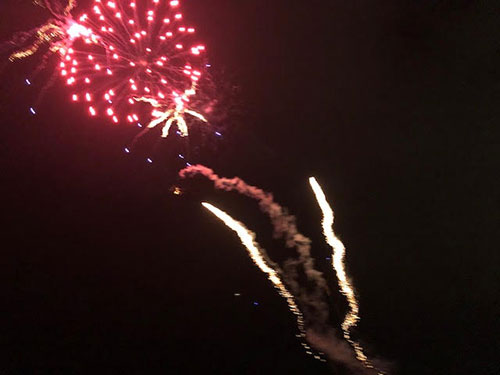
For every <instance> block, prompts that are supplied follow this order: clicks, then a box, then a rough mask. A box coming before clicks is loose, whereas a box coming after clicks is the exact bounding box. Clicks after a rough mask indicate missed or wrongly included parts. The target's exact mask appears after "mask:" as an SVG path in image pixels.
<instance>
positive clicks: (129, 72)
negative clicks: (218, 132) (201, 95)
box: [59, 0, 206, 137]
mask: <svg viewBox="0 0 500 375" xmlns="http://www.w3.org/2000/svg"><path fill="white" fill-rule="evenodd" d="M78 22H79V24H80V25H82V26H83V27H85V28H88V29H90V30H92V34H91V35H90V36H88V37H86V38H83V41H81V42H80V43H75V44H74V45H73V46H72V48H69V49H68V50H67V51H66V53H65V55H64V56H63V58H62V61H61V62H60V65H59V69H60V74H61V75H62V76H63V77H64V78H65V80H66V83H67V85H68V86H70V87H71V88H72V89H73V92H72V94H71V99H72V100H73V101H81V102H85V103H86V104H87V106H88V111H89V114H90V115H91V116H97V115H104V116H106V117H108V118H109V119H110V120H111V121H112V122H114V123H119V122H123V121H124V122H128V123H135V124H138V125H139V126H142V125H141V121H144V122H147V123H148V124H147V127H146V130H148V129H151V128H154V127H156V126H158V125H161V126H162V127H163V132H162V136H163V137H166V136H167V135H168V132H169V129H170V127H171V125H172V124H174V123H175V124H176V125H177V127H178V129H179V132H180V134H181V135H182V136H186V135H188V129H187V123H186V118H187V117H191V118H193V119H194V120H196V121H202V122H206V119H205V118H204V116H203V115H202V114H201V113H199V112H197V111H196V110H195V109H194V108H193V104H192V103H193V101H194V99H195V97H196V95H197V92H198V83H199V82H200V79H201V78H202V75H203V72H204V70H205V69H206V64H205V61H204V59H203V53H204V51H205V47H204V46H203V45H202V44H200V43H197V42H196V40H195V29H194V27H191V26H188V25H186V24H185V23H184V20H183V14H182V13H181V11H180V1H179V0H149V1H140V2H139V1H135V0H129V1H124V0H115V1H107V0H95V1H94V4H93V6H92V11H91V12H90V13H88V14H84V15H82V16H81V17H80V18H79V21H78ZM141 103H142V104H141ZM145 105H146V108H149V110H147V111H144V108H145V107H144V106H145Z"/></svg>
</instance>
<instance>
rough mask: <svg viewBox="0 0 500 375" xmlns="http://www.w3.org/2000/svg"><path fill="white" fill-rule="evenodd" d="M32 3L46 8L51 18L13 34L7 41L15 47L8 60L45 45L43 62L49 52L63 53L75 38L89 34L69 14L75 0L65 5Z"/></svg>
mask: <svg viewBox="0 0 500 375" xmlns="http://www.w3.org/2000/svg"><path fill="white" fill-rule="evenodd" d="M34 3H35V4H36V5H38V6H41V7H43V8H46V9H47V10H48V11H49V12H50V14H51V15H52V18H50V19H49V20H48V21H47V22H46V23H45V24H43V25H41V26H38V27H36V28H34V29H32V30H30V31H22V32H19V33H16V34H15V35H14V37H13V38H12V40H10V41H9V42H8V43H7V45H9V46H10V48H11V49H16V51H15V52H13V53H12V54H11V55H10V57H9V60H10V61H16V60H20V59H24V58H26V57H29V56H32V55H34V54H35V53H36V52H38V51H39V49H40V48H41V47H42V46H44V45H47V46H48V49H49V52H48V54H46V55H45V57H44V62H45V61H46V59H47V58H48V56H49V55H50V54H53V53H57V52H62V53H63V54H64V53H65V51H66V50H67V49H68V48H70V47H71V45H72V44H73V42H74V40H75V39H77V38H79V37H82V36H85V37H89V36H90V34H91V31H90V30H89V29H87V28H85V27H83V26H82V25H80V24H78V23H77V22H75V21H74V20H73V17H72V16H71V11H72V10H73V9H74V8H75V6H76V1H75V0H69V1H68V3H67V4H66V5H65V6H61V5H60V4H58V3H52V2H51V1H50V0H36V1H34ZM42 65H44V64H42Z"/></svg>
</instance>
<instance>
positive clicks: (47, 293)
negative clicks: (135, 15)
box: [0, 0, 500, 375]
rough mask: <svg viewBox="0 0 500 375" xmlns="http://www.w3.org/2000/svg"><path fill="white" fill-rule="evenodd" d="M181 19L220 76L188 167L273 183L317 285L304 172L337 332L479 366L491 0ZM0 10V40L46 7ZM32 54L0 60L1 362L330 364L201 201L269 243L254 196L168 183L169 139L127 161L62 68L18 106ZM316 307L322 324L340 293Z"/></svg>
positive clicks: (494, 38)
mask: <svg viewBox="0 0 500 375" xmlns="http://www.w3.org/2000/svg"><path fill="white" fill-rule="evenodd" d="M20 3H21V4H20ZM81 3H82V4H81V7H82V8H83V7H85V4H84V3H85V2H83V1H82V2H81ZM185 14H186V17H188V18H190V19H191V20H192V21H193V23H194V24H196V25H197V27H198V29H199V33H200V35H201V36H202V38H203V39H204V40H205V41H206V44H207V46H208V48H209V50H210V57H211V62H212V64H213V66H214V68H213V69H214V72H215V73H216V74H215V75H216V76H217V77H218V79H220V80H224V82H225V83H226V84H228V85H229V86H238V91H237V99H232V100H234V101H235V102H237V103H236V104H235V106H236V107H237V110H236V111H232V112H231V113H230V116H229V117H228V118H227V119H226V120H225V121H224V123H223V124H219V125H220V126H222V127H223V128H224V134H225V136H224V138H223V139H222V140H219V141H218V142H216V143H215V145H216V147H217V148H216V149H215V150H214V146H213V142H207V143H210V144H212V145H211V146H210V147H207V148H206V149H204V148H203V147H200V148H196V146H195V145H193V144H192V143H191V146H190V147H192V148H193V149H194V150H195V151H194V152H193V159H195V160H194V161H196V162H201V163H204V164H207V165H209V166H210V167H212V168H214V169H215V170H216V171H217V172H218V173H219V174H221V175H225V176H228V177H232V176H235V175H238V176H240V177H241V178H243V179H245V180H247V181H248V182H249V183H251V184H255V185H258V186H260V187H262V188H263V189H266V190H268V191H273V192H274V193H275V197H276V200H277V201H279V202H280V203H282V204H283V205H285V206H287V207H288V208H289V209H290V211H291V213H293V214H295V215H297V218H298V219H297V220H298V225H299V229H300V230H301V231H302V232H303V233H304V234H306V235H307V236H309V237H311V239H312V240H313V253H314V255H315V257H316V259H317V267H318V269H320V270H321V271H324V272H325V276H326V278H327V279H328V280H329V282H330V285H331V287H332V288H333V289H335V279H334V277H333V274H332V270H331V269H330V268H329V264H328V261H327V260H326V259H325V258H326V257H327V256H328V255H329V249H328V247H327V246H326V245H325V244H324V242H323V239H322V235H321V228H320V219H321V217H320V212H319V210H318V209H317V207H316V205H315V201H314V198H313V197H312V195H311V193H310V191H309V188H308V186H307V177H309V176H310V175H315V176H316V177H317V178H318V179H319V181H320V182H321V183H322V185H323V187H324V189H325V192H326V194H327V196H328V197H329V199H330V202H331V203H332V204H333V206H334V208H335V212H336V225H335V229H336V232H337V233H338V235H339V236H340V237H341V238H342V240H343V241H344V243H345V245H346V247H347V256H346V261H347V266H348V270H349V273H350V274H351V276H352V279H353V283H354V285H355V287H356V290H357V291H358V296H359V298H360V305H361V322H360V324H359V327H358V328H357V329H356V330H355V336H356V338H358V339H360V340H361V341H362V342H363V344H365V345H366V347H367V350H368V353H369V354H370V355H371V356H375V357H380V358H383V359H385V360H387V361H389V362H392V363H393V364H394V366H395V370H394V373H395V374H409V375H412V374H433V375H439V374H443V375H444V374H446V375H448V374H468V375H470V374H475V375H486V374H498V373H499V372H500V366H499V364H498V353H499V352H500V347H499V344H498V340H497V337H498V335H499V334H500V323H499V316H500V302H499V295H500V276H499V273H498V269H499V261H500V256H499V252H498V243H499V242H498V240H499V238H498V223H499V219H500V217H499V216H500V215H499V207H500V204H499V203H500V202H499V195H498V191H499V188H500V186H499V182H500V180H499V177H498V174H499V173H498V171H499V167H500V151H499V150H500V147H499V146H500V131H499V130H498V123H499V122H500V31H499V30H500V22H499V21H500V19H499V17H498V15H499V14H500V4H499V3H498V2H496V1H493V0H487V1H466V0H456V1H449V0H446V1H437V0H435V1H430V0H422V1H393V0H388V1H349V2H347V1H337V0H331V1H325V0H322V1H319V0H309V1H294V0H288V1H284V0H204V1H201V0H186V1H185ZM0 17H1V18H0V36H1V39H2V40H6V39H8V37H9V35H11V34H12V33H13V32H14V31H19V30H23V29H28V28H30V27H32V26H34V25H36V24H37V23H39V22H41V21H42V20H43V19H44V17H45V15H44V14H43V12H41V11H40V9H38V8H35V7H33V6H31V5H30V1H23V2H20V1H19V0H15V1H14V0H3V1H2V4H1V5H0ZM3 58H4V59H5V56H4V57H3ZM33 61H34V63H36V62H37V60H36V58H34V59H33ZM31 65H32V64H31ZM31 70H32V67H31V66H30V63H24V64H18V65H13V64H10V65H7V66H6V67H4V68H3V70H2V71H1V72H0V73H1V77H2V80H1V81H0V82H2V85H1V87H2V89H1V90H0V123H1V133H0V134H1V136H0V176H1V177H0V178H1V184H0V189H1V190H0V199H1V210H0V212H1V222H2V226H1V228H2V230H1V234H2V246H1V248H2V251H1V252H0V264H1V269H2V271H1V272H0V275H1V282H0V300H1V301H2V303H1V306H2V308H0V374H8V375H11V374H12V375H17V374H96V373H107V374H115V373H116V374H118V373H119V374H159V373H162V374H164V373H175V374H202V373H203V374H207V373H209V374H236V373H239V374H271V373H274V374H276V373H278V374H279V373H285V372H286V373H288V374H330V373H337V374H342V373H344V372H343V370H342V369H340V368H338V367H335V366H333V367H329V366H326V365H323V364H321V363H319V362H317V361H315V360H313V359H311V358H310V357H308V356H307V355H306V354H305V353H304V352H303V350H302V348H301V347H300V344H299V342H298V341H297V340H296V339H295V337H294V335H295V333H296V329H295V327H294V323H293V319H292V317H291V316H290V314H289V312H288V311H287V309H286V305H285V303H284V301H283V300H282V299H281V298H280V297H278V296H277V294H276V292H275V291H274V290H273V289H272V287H271V286H270V284H269V282H268V281H267V280H266V279H265V277H264V276H263V275H262V274H261V273H260V272H259V271H258V270H257V268H256V267H255V266H254V265H253V264H252V262H251V261H250V260H249V258H248V256H247V254H246V252H245V250H244V249H243V248H242V246H241V245H240V244H239V241H238V239H237V238H236V236H234V235H233V234H232V233H231V232H230V231H229V230H227V229H226V228H225V227H224V226H223V225H222V224H221V223H219V222H218V221H216V220H215V219H214V218H213V217H212V216H210V214H208V213H206V212H205V211H203V210H202V208H201V207H200V205H199V202H200V201H201V200H209V201H213V202H216V203H217V204H218V205H219V206H221V208H224V209H226V210H228V211H229V212H230V213H232V214H233V215H234V216H235V217H237V218H238V219H240V220H243V221H244V222H245V223H247V224H248V226H249V227H250V228H252V229H253V230H255V231H257V235H258V240H259V241H260V242H261V243H262V244H263V245H264V246H265V247H266V249H267V250H268V252H269V253H270V254H271V255H275V256H276V257H278V258H279V257H282V256H283V254H285V250H284V249H283V246H282V243H280V242H279V241H274V240H272V231H271V227H270V225H269V223H268V220H267V218H266V217H265V216H264V215H263V214H260V213H259V212H258V210H257V207H256V205H255V203H254V202H252V201H250V200H248V199H245V198H242V197H240V196H237V195H235V194H227V193H226V194H222V193H216V192H214V191H213V190H212V188H211V186H210V185H209V184H208V183H204V182H203V181H202V180H196V181H192V182H189V183H183V182H181V183H180V184H181V185H182V186H183V187H184V188H185V194H184V195H183V196H181V197H174V196H173V195H172V194H171V193H170V192H169V189H170V187H171V186H172V185H173V184H178V183H179V182H178V181H177V179H176V178H175V177H174V175H175V172H176V171H177V169H178V167H179V162H178V160H177V159H175V158H173V156H172V155H171V152H169V150H168V149H166V147H165V145H164V144H159V145H158V144H157V145H155V146H154V149H155V153H156V154H158V153H160V154H161V153H162V152H164V153H165V155H167V157H163V158H162V160H163V161H162V163H156V164H154V165H148V164H147V163H145V162H144V159H143V158H141V157H138V156H134V155H132V156H127V155H125V154H124V153H123V151H122V150H123V146H124V145H125V144H127V143H128V142H129V141H130V139H131V138H132V137H133V134H134V131H135V130H133V129H127V128H126V127H116V126H111V125H109V124H108V123H107V122H105V121H101V120H90V119H89V118H88V116H87V115H86V114H85V111H84V109H83V108H81V107H78V106H74V105H70V104H69V103H68V99H67V96H68V93H67V91H66V89H65V88H64V86H63V85H62V84H61V83H60V82H58V83H56V85H55V86H54V87H53V88H52V89H51V90H50V91H48V92H47V94H46V96H45V99H44V100H43V101H42V103H41V104H40V106H39V107H38V115H37V116H34V117H32V116H30V115H29V113H28V111H27V108H28V107H29V106H30V104H31V101H32V100H33V97H34V96H35V93H34V91H35V92H36V90H38V89H39V87H34V88H28V87H26V86H25V85H23V80H24V78H25V76H26V73H29V72H30V71H31ZM228 101H229V100H228ZM233 112H234V113H233ZM173 143H175V142H173ZM174 146H175V145H174ZM168 155H170V156H168ZM169 158H170V159H171V160H170V159H169ZM234 293H240V294H241V296H240V297H235V296H234ZM254 302H258V303H259V305H258V306H256V305H254ZM329 303H330V304H331V305H332V317H331V320H332V323H333V324H337V326H338V324H339V321H340V320H341V317H342V316H343V314H344V313H345V307H346V306H345V301H344V300H343V299H342V298H341V296H333V297H332V298H331V300H330V301H329Z"/></svg>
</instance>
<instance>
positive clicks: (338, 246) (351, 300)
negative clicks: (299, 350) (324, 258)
mask: <svg viewBox="0 0 500 375" xmlns="http://www.w3.org/2000/svg"><path fill="white" fill-rule="evenodd" d="M309 184H310V185H311V188H312V189H313V192H314V195H315V197H316V200H317V201H318V204H319V207H320V208H321V211H322V212H323V220H322V222H321V225H322V227H323V234H324V235H325V239H326V242H327V243H328V245H330V247H331V248H332V249H333V256H332V258H333V259H332V265H333V268H334V270H335V272H336V274H337V279H338V284H339V288H340V290H341V292H342V294H343V295H344V296H345V297H346V299H347V302H348V304H349V311H348V313H347V315H346V316H345V318H344V321H343V322H342V325H341V327H342V332H343V334H344V338H345V339H346V340H347V341H348V342H349V343H350V344H351V346H352V347H353V349H354V352H355V353H356V358H357V359H358V360H359V361H360V362H362V363H363V365H364V366H366V367H367V368H372V369H373V368H374V367H373V365H372V364H371V363H370V362H369V361H368V358H367V357H366V355H365V354H364V351H363V348H362V347H361V345H360V344H359V343H358V342H356V341H354V340H353V339H352V337H351V328H352V327H355V326H356V324H357V322H358V321H359V319H360V318H359V316H358V314H359V306H358V302H357V300H356V295H355V293H354V290H353V288H352V286H351V284H350V282H349V280H348V278H347V274H346V271H345V265H344V256H345V246H344V244H343V243H342V241H340V239H339V238H338V237H337V236H336V235H335V233H334V231H333V220H334V215H333V210H332V208H331V207H330V205H329V204H328V201H327V200H326V196H325V193H324V192H323V190H322V189H321V186H320V185H319V184H318V182H317V181H316V179H315V178H314V177H311V178H309ZM379 374H382V373H379Z"/></svg>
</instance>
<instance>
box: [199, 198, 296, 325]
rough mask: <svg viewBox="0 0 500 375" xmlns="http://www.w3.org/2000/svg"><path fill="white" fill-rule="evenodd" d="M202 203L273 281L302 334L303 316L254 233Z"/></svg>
mask: <svg viewBox="0 0 500 375" xmlns="http://www.w3.org/2000/svg"><path fill="white" fill-rule="evenodd" d="M202 205H203V207H205V208H206V209H208V210H209V211H210V212H211V213H212V214H214V215H215V216H216V217H217V218H218V219H220V220H221V221H222V222H223V223H224V224H226V226H228V227H229V228H230V229H232V230H233V231H235V232H236V234H237V235H238V237H239V238H240V240H241V243H242V244H243V245H244V246H245V247H246V249H247V251H248V254H249V255H250V257H251V258H252V260H253V262H254V263H255V264H256V265H257V267H259V269H260V270H261V271H262V272H263V273H265V274H266V275H267V278H268V279H269V280H270V281H271V282H272V283H273V285H274V287H275V288H276V289H277V290H278V292H279V294H280V295H281V296H282V297H283V298H284V299H285V300H286V302H287V304H288V308H289V309H290V311H291V312H292V313H293V314H294V315H295V316H296V318H297V326H298V328H299V331H300V332H301V334H303V335H304V334H305V331H304V318H303V316H302V312H301V311H300V309H299V307H298V306H297V304H296V303H295V299H294V297H293V295H292V294H291V293H290V292H289V291H288V290H287V288H286V287H285V285H284V284H283V282H282V281H281V278H280V276H279V274H278V272H276V270H275V269H273V268H272V267H271V266H269V265H268V263H267V262H266V260H265V259H264V257H263V256H262V251H261V250H260V248H259V244H258V243H257V242H256V241H255V233H253V232H251V231H250V230H248V229H247V228H246V227H245V226H244V225H243V224H242V223H240V222H238V221H236V220H235V219H233V218H232V217H231V216H229V215H228V214H227V213H225V212H224V211H222V210H220V209H219V208H217V207H215V206H213V205H211V204H210V203H206V202H203V203H202Z"/></svg>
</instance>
